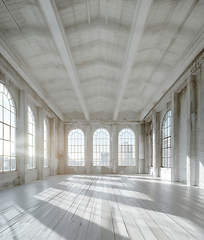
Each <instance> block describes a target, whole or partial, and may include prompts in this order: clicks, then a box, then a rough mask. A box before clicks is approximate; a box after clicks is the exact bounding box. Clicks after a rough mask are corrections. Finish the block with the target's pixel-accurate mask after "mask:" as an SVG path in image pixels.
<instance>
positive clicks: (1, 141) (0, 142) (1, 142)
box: [0, 140, 4, 156]
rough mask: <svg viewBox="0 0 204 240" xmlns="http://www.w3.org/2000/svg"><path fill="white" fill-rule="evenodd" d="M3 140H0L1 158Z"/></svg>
mask: <svg viewBox="0 0 204 240" xmlns="http://www.w3.org/2000/svg"><path fill="white" fill-rule="evenodd" d="M3 142H4V141H3V140H0V155H1V156H2V155H3V154H4V153H3Z"/></svg>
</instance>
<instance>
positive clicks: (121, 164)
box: [118, 128, 136, 167]
mask: <svg viewBox="0 0 204 240" xmlns="http://www.w3.org/2000/svg"><path fill="white" fill-rule="evenodd" d="M125 133H128V135H130V134H131V133H132V135H131V136H133V137H131V138H130V137H128V138H127V137H126V138H125V137H124V138H122V137H120V136H122V135H124V134H125ZM135 138H136V136H135V132H134V131H133V130H132V129H131V128H123V129H121V130H120V132H119V133H118V166H119V167H135V166H136V161H135ZM120 139H121V140H120ZM122 139H124V140H125V139H126V140H128V144H127V145H125V142H124V144H121V145H120V141H122ZM129 139H131V142H132V141H133V142H134V145H132V144H130V143H129ZM125 146H128V148H127V147H125ZM130 146H131V149H132V150H131V152H130V151H129V147H130ZM125 149H128V150H127V151H126V150H125ZM129 153H132V155H133V156H132V158H133V159H134V163H131V162H130V160H129V159H128V161H127V163H128V164H126V163H125V162H126V160H125V156H123V155H124V154H126V155H127V154H129ZM132 162H133V161H132Z"/></svg>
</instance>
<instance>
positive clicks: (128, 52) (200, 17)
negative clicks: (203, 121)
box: [0, 0, 204, 120]
mask: <svg viewBox="0 0 204 240" xmlns="http://www.w3.org/2000/svg"><path fill="white" fill-rule="evenodd" d="M0 31H1V32H0V53H1V54H2V55H3V56H4V57H5V58H6V59H7V60H8V61H9V62H10V64H11V65H12V66H13V67H14V68H15V69H16V70H17V71H18V72H19V73H20V74H21V75H22V76H23V77H24V78H25V80H26V81H27V82H28V83H29V84H30V85H31V87H32V88H33V89H34V90H35V91H36V92H37V93H38V94H39V95H40V96H41V97H42V96H43V97H44V99H45V100H46V103H47V104H48V105H49V106H50V108H51V109H52V110H53V111H54V112H55V113H56V114H57V115H58V116H59V117H60V118H62V119H64V120H67V119H72V118H82V119H83V118H84V119H86V120H92V119H97V118H98V120H100V119H101V118H103V117H105V118H108V119H113V120H117V119H118V118H120V116H125V118H126V119H128V117H129V118H131V119H134V120H140V119H142V118H143V117H145V115H146V114H147V113H148V112H149V111H150V110H151V108H152V107H153V106H154V104H155V103H156V102H157V101H158V100H159V99H160V98H161V97H162V95H163V94H164V93H165V92H166V91H167V90H168V89H169V87H170V86H171V85H172V84H173V83H174V82H175V81H176V79H177V78H178V77H179V76H180V74H181V73H182V71H183V70H184V69H185V68H186V67H187V66H188V65H189V64H190V62H191V61H192V60H193V59H194V58H195V56H196V55H197V54H198V53H199V51H200V50H201V49H202V48H203V47H204V38H203V36H204V0H154V1H153V0H132V1H131V0H56V1H53V0H51V1H50V0H39V1H35V0H28V1H24V0H0ZM118 116H119V117H118Z"/></svg>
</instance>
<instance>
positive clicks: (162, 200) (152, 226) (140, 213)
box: [0, 175, 204, 240]
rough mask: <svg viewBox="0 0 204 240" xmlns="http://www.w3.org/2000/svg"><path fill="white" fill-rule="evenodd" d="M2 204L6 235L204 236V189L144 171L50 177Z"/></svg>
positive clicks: (0, 226) (123, 239)
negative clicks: (157, 176)
mask: <svg viewBox="0 0 204 240" xmlns="http://www.w3.org/2000/svg"><path fill="white" fill-rule="evenodd" d="M0 203H1V204H0V239H5V240H7V239H25V240H27V239H36V240H44V239H49V240H52V239H54V240H57V239H61V240H62V239H69V240H75V239H76V240H94V239H100V240H128V239H132V240H135V239H147V240H156V239H161V240H169V239H172V240H173V239H174V240H175V239H176V240H179V239H181V240H185V239H191V240H195V239H198V240H203V239H204V189H199V188H197V187H188V186H185V185H182V184H178V183H170V182H167V181H162V180H160V179H153V178H151V177H150V176H147V175H60V176H55V177H49V178H47V179H46V180H44V181H36V182H32V183H30V184H26V185H21V186H18V187H14V188H11V189H6V190H3V191H0Z"/></svg>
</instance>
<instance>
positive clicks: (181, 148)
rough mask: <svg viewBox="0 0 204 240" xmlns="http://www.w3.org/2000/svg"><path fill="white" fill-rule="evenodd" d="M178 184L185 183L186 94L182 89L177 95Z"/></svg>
mask: <svg viewBox="0 0 204 240" xmlns="http://www.w3.org/2000/svg"><path fill="white" fill-rule="evenodd" d="M179 100H180V119H179V182H183V183H186V157H187V92H186V88H184V89H183V90H182V91H181V93H180V94H179Z"/></svg>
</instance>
